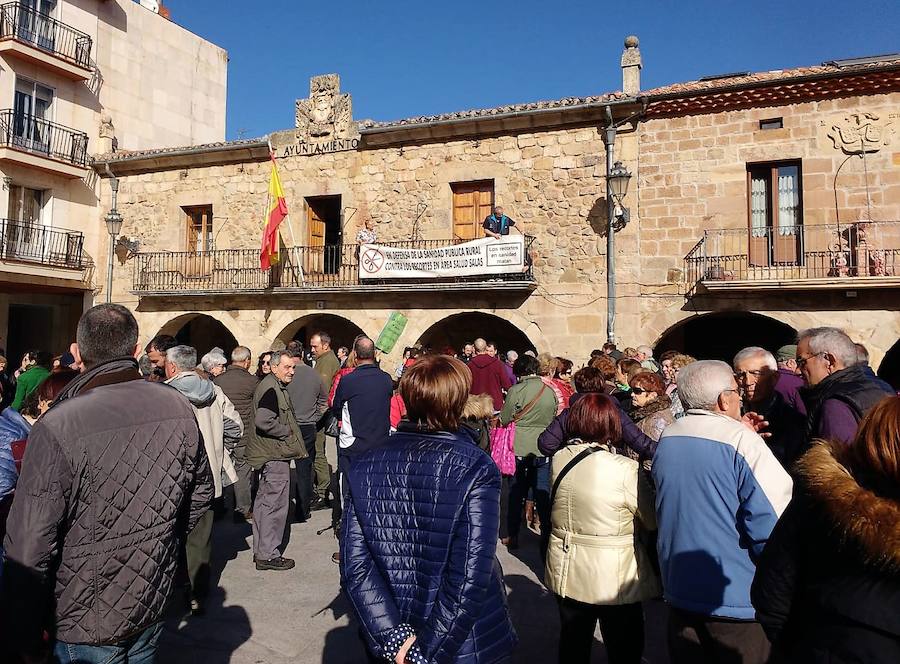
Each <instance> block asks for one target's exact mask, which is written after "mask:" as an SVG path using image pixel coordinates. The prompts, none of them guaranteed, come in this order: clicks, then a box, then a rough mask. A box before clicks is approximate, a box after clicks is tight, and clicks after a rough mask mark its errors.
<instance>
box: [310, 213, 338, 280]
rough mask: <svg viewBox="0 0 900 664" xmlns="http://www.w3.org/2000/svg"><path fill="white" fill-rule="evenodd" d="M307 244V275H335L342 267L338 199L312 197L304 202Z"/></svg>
mask: <svg viewBox="0 0 900 664" xmlns="http://www.w3.org/2000/svg"><path fill="white" fill-rule="evenodd" d="M306 210H307V214H306V229H307V230H306V240H307V242H306V244H307V246H308V247H309V249H308V252H309V257H308V259H307V264H306V265H305V266H304V269H305V270H306V271H307V272H309V273H316V272H320V273H324V274H337V272H338V270H339V268H340V266H341V243H342V242H343V229H342V228H341V197H340V196H311V197H309V198H307V199H306Z"/></svg>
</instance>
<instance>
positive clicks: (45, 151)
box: [0, 108, 88, 168]
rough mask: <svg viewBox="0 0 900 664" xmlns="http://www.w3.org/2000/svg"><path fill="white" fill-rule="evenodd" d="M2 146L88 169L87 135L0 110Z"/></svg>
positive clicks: (0, 140) (41, 119)
mask: <svg viewBox="0 0 900 664" xmlns="http://www.w3.org/2000/svg"><path fill="white" fill-rule="evenodd" d="M0 144H2V145H3V146H5V147H10V148H15V149H17V150H24V151H26V152H32V153H35V154H39V155H41V156H44V157H49V158H50V159H56V160H58V161H63V162H66V163H68V164H72V165H73V166H80V167H82V168H84V167H86V166H87V159H88V156H87V144H88V137H87V134H85V133H84V132H83V131H75V130H74V129H69V128H68V127H65V126H63V125H61V124H57V123H55V122H50V121H49V120H44V119H43V118H39V117H36V116H34V115H29V114H27V113H17V112H16V111H14V110H12V109H9V108H7V109H3V110H0Z"/></svg>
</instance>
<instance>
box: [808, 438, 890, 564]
mask: <svg viewBox="0 0 900 664" xmlns="http://www.w3.org/2000/svg"><path fill="white" fill-rule="evenodd" d="M844 450H845V448H844V447H843V446H842V445H841V444H840V443H834V442H832V443H826V442H824V441H819V442H818V443H817V444H815V445H813V447H812V449H810V450H809V452H807V453H806V455H804V456H803V458H802V459H800V460H799V461H798V462H797V465H796V468H795V470H796V472H797V475H798V476H799V479H800V481H801V483H802V484H803V486H804V487H805V489H806V493H807V495H808V497H809V499H810V501H811V502H812V503H813V504H814V505H818V506H820V507H821V508H822V511H823V513H824V516H825V517H826V518H827V520H828V521H829V522H831V523H832V524H833V525H834V532H835V534H837V535H839V536H840V538H841V542H842V543H844V544H849V545H851V546H854V548H856V549H858V550H859V552H860V553H861V555H862V562H863V563H865V564H867V565H870V566H872V567H875V568H877V569H880V570H886V571H891V572H894V573H900V502H898V501H897V500H896V499H892V498H889V497H886V496H880V495H878V494H876V493H874V492H873V491H871V490H869V489H866V488H865V487H862V486H860V485H859V484H858V483H857V481H856V479H854V477H853V476H852V475H851V474H850V471H849V470H848V469H847V468H846V467H845V466H844V465H843V464H842V462H841V460H842V458H843V456H844Z"/></svg>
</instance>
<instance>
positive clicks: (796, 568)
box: [751, 441, 900, 664]
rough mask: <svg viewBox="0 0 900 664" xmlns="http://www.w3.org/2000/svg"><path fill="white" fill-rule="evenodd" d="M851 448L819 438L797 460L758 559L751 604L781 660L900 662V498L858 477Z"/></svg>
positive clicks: (837, 663)
mask: <svg viewBox="0 0 900 664" xmlns="http://www.w3.org/2000/svg"><path fill="white" fill-rule="evenodd" d="M845 455H846V449H845V448H844V446H843V445H842V444H841V443H839V442H830V443H824V442H821V441H820V442H819V443H818V444H816V445H814V446H813V447H812V449H810V451H809V452H807V453H806V454H805V455H804V456H803V457H802V458H801V459H800V461H798V462H797V464H796V466H795V472H796V476H797V491H796V492H795V496H794V499H793V501H791V504H790V506H789V507H788V508H787V510H786V511H785V513H784V514H783V515H782V517H781V520H780V521H779V522H778V525H777V526H775V530H774V531H773V532H772V536H771V537H770V538H769V542H768V544H766V548H765V550H764V551H763V554H762V557H761V558H760V561H759V565H758V567H757V571H756V578H755V579H754V581H753V590H752V595H751V596H752V599H753V605H754V606H755V607H756V612H757V617H758V619H759V621H760V622H761V623H762V626H763V629H765V631H766V634H767V635H768V637H769V639H770V640H771V641H772V642H773V644H774V645H775V648H776V650H778V651H781V653H782V654H783V655H784V656H785V657H786V659H785V660H784V661H790V662H795V663H800V664H803V663H812V662H822V663H826V662H827V663H828V664H842V663H847V664H849V663H850V662H866V663H867V664H879V663H882V662H883V663H884V664H887V663H888V662H890V663H896V662H900V497H898V494H897V492H896V491H894V493H893V496H889V495H884V494H881V493H878V492H876V491H873V490H872V489H870V488H867V487H866V486H864V485H862V484H860V482H859V481H858V480H857V479H856V478H855V477H854V475H853V472H852V470H851V468H849V467H848V466H847V465H845V463H844V457H845Z"/></svg>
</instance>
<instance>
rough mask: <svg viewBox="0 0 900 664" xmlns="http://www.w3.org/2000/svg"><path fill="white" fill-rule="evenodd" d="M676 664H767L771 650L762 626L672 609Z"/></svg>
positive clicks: (671, 646)
mask: <svg viewBox="0 0 900 664" xmlns="http://www.w3.org/2000/svg"><path fill="white" fill-rule="evenodd" d="M668 642H669V657H670V658H671V660H672V664H718V662H734V664H765V663H766V662H767V661H769V653H770V651H771V646H770V645H769V640H768V638H766V634H765V632H763V629H762V627H761V626H760V624H759V623H758V622H754V621H752V620H727V619H725V618H714V617H712V616H704V615H701V614H698V613H691V612H690V611H682V610H681V609H676V608H675V607H674V606H670V607H669V625H668Z"/></svg>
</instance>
